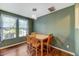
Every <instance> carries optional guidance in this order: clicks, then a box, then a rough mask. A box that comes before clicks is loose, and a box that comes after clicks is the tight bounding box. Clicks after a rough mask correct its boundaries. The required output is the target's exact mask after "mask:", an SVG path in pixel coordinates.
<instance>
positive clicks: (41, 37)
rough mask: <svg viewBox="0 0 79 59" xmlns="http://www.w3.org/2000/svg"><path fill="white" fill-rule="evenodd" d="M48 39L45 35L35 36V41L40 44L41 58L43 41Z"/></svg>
mask: <svg viewBox="0 0 79 59" xmlns="http://www.w3.org/2000/svg"><path fill="white" fill-rule="evenodd" d="M47 38H48V35H46V34H36V39H37V40H39V41H40V43H41V56H43V41H44V40H45V39H47Z"/></svg>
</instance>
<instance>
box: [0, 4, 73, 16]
mask: <svg viewBox="0 0 79 59" xmlns="http://www.w3.org/2000/svg"><path fill="white" fill-rule="evenodd" d="M73 4H74V3H0V9H1V10H4V11H9V12H12V13H15V14H19V15H23V16H25V17H32V14H34V12H33V11H32V8H37V11H36V12H35V14H36V16H37V17H40V16H43V15H46V14H49V13H50V12H49V11H48V8H49V7H52V6H54V7H55V9H56V10H59V9H62V8H66V7H68V6H71V5H73ZM56 10H55V11H56Z"/></svg>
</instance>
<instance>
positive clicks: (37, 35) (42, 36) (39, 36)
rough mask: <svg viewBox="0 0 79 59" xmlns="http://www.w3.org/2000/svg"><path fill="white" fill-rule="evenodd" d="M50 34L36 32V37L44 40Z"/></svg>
mask: <svg viewBox="0 0 79 59" xmlns="http://www.w3.org/2000/svg"><path fill="white" fill-rule="evenodd" d="M47 37H48V35H44V34H36V38H37V39H39V40H44V39H45V38H47Z"/></svg>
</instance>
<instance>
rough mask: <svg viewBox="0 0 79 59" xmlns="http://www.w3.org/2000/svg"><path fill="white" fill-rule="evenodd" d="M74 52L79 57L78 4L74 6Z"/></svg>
mask: <svg viewBox="0 0 79 59" xmlns="http://www.w3.org/2000/svg"><path fill="white" fill-rule="evenodd" d="M75 51H76V55H78V56H79V4H76V5H75Z"/></svg>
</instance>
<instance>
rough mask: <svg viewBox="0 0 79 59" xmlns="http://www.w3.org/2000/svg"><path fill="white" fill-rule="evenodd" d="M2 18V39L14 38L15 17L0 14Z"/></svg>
mask: <svg viewBox="0 0 79 59" xmlns="http://www.w3.org/2000/svg"><path fill="white" fill-rule="evenodd" d="M1 18H2V40H4V39H12V38H16V18H15V17H12V16H10V15H6V14H1Z"/></svg>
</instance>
